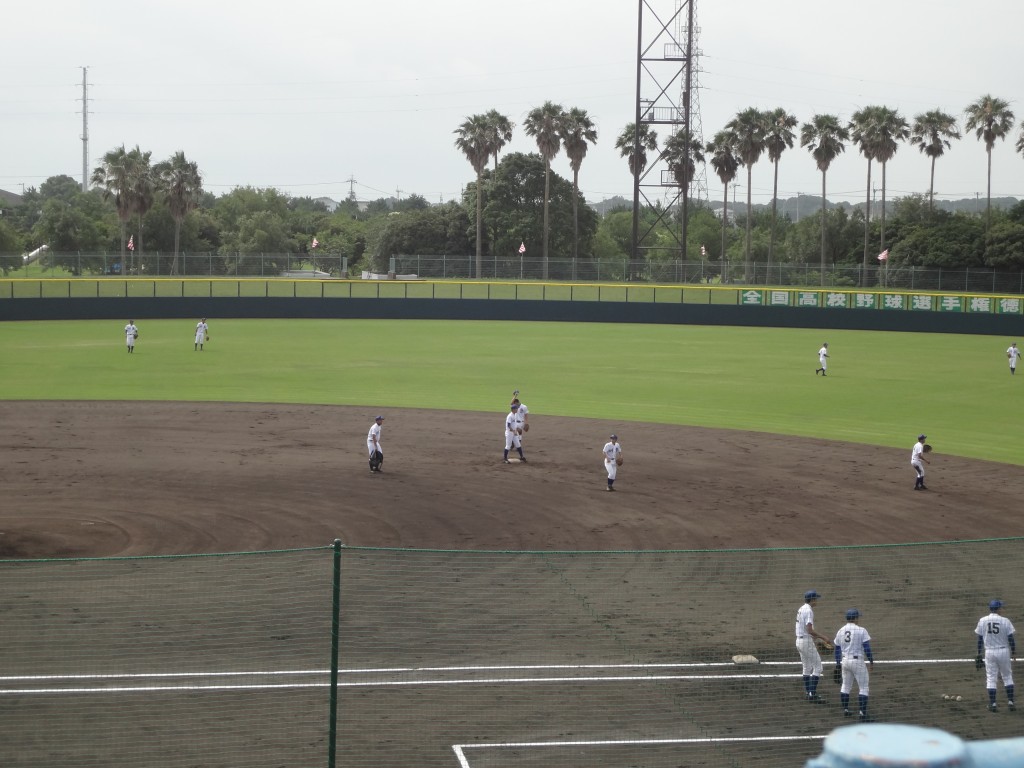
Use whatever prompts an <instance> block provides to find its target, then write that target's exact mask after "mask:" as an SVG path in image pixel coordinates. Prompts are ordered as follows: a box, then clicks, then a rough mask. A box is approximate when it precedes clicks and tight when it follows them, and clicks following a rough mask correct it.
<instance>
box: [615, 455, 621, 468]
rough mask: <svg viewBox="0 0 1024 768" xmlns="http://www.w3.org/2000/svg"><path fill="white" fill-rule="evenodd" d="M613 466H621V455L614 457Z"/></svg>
mask: <svg viewBox="0 0 1024 768" xmlns="http://www.w3.org/2000/svg"><path fill="white" fill-rule="evenodd" d="M615 466H617V467H621V466H622V457H621V456H619V457H617V458H616V459H615Z"/></svg>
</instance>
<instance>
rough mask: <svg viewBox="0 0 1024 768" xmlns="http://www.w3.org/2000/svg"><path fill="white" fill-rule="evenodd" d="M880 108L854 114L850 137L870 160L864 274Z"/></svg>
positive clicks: (865, 211)
mask: <svg viewBox="0 0 1024 768" xmlns="http://www.w3.org/2000/svg"><path fill="white" fill-rule="evenodd" d="M878 109H879V107H864V108H863V109H859V110H857V111H856V112H854V113H853V117H852V118H850V125H849V129H850V137H851V139H852V140H853V143H854V144H856V145H857V146H858V147H860V152H861V154H862V155H864V157H866V158H867V160H868V184H867V199H866V201H865V203H864V253H863V261H864V274H865V275H866V274H867V267H868V233H869V228H870V225H871V161H872V160H874V159H875V149H876V147H877V145H878V136H877V134H876V131H875V112H876V110H878Z"/></svg>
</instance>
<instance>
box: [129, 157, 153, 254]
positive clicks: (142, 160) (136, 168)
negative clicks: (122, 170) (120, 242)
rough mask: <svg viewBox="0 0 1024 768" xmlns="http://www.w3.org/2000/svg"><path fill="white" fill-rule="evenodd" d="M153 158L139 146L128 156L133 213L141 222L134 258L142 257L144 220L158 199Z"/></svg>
mask: <svg viewBox="0 0 1024 768" xmlns="http://www.w3.org/2000/svg"><path fill="white" fill-rule="evenodd" d="M152 156H153V153H152V152H143V151H142V150H141V149H139V147H138V145H136V146H135V148H134V149H132V150H131V151H130V152H128V155H127V157H128V161H129V164H130V166H129V168H130V170H129V173H130V175H131V177H132V189H131V199H132V213H134V214H135V215H136V217H137V218H138V222H139V241H138V243H137V244H136V251H135V252H134V253H133V254H132V255H133V256H134V255H135V253H137V254H138V255H139V256H141V255H142V253H143V251H144V245H145V244H144V243H143V239H142V219H143V217H144V216H145V215H146V213H147V212H148V211H149V209H150V208H152V207H153V202H154V201H155V199H156V183H155V180H154V177H153V166H152V164H151V163H150V158H151V157H152Z"/></svg>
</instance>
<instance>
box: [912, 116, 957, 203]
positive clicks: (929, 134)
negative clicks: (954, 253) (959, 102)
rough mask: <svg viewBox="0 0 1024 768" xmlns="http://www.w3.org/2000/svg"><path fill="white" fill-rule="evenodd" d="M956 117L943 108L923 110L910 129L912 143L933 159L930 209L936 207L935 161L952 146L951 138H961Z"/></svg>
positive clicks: (929, 190) (929, 184)
mask: <svg viewBox="0 0 1024 768" xmlns="http://www.w3.org/2000/svg"><path fill="white" fill-rule="evenodd" d="M959 138H960V129H959V128H958V127H957V124H956V118H955V117H953V115H950V114H948V113H946V112H943V111H942V110H941V109H932V110H929V111H928V112H922V113H921V114H919V115H917V116H916V117H915V118H914V125H913V126H912V127H911V129H910V143H911V144H914V145H916V146H917V148H918V149H920V150H921V151H922V152H923V153H924V154H925V155H926V156H927V157H928V158H929V159H930V160H931V174H930V177H929V180H928V210H934V207H935V161H936V160H938V159H939V158H940V157H942V156H943V155H944V154H945V153H946V150H947V149H949V148H950V147H952V144H951V142H950V139H959Z"/></svg>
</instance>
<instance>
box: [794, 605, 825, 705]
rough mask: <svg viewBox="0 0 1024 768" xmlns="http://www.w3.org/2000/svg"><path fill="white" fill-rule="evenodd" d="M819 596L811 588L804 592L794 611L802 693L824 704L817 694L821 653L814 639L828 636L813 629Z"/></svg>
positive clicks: (823, 639)
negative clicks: (801, 676)
mask: <svg viewBox="0 0 1024 768" xmlns="http://www.w3.org/2000/svg"><path fill="white" fill-rule="evenodd" d="M819 597H821V595H819V594H818V593H817V592H815V591H814V590H813V589H811V590H808V591H807V592H805V593H804V604H803V605H801V606H800V609H799V610H798V611H797V612H796V649H797V651H798V652H799V653H800V662H801V664H802V665H803V676H804V695H805V697H806V698H807V701H808V702H810V703H811V704H824V703H825V702H824V701H823V700H822V699H821V697H819V696H818V679H819V678H820V677H821V655H820V654H819V653H818V649H817V648H815V647H814V641H815V640H821V641H822V642H823V643H827V642H828V638H827V637H825V636H824V635H821V634H818V632H817V630H815V629H814V604H815V603H816V602H817V601H818V598H819Z"/></svg>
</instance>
